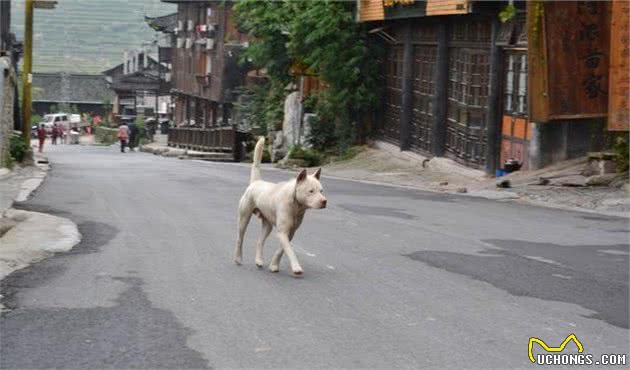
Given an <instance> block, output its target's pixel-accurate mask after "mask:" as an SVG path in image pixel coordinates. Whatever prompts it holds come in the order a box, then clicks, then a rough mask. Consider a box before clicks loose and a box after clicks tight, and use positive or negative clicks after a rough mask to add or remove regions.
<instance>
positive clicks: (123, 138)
mask: <svg viewBox="0 0 630 370" xmlns="http://www.w3.org/2000/svg"><path fill="white" fill-rule="evenodd" d="M116 136H117V137H118V140H120V152H121V153H124V152H125V146H127V142H128V140H129V127H128V126H127V125H125V123H124V122H123V123H121V124H120V126H118V134H117V135H116Z"/></svg>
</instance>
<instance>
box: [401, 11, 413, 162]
mask: <svg viewBox="0 0 630 370" xmlns="http://www.w3.org/2000/svg"><path fill="white" fill-rule="evenodd" d="M402 41H403V66H402V91H401V94H402V107H401V108H402V111H401V114H400V150H407V149H409V139H410V136H411V115H412V114H413V45H412V44H411V22H410V21H406V22H405V25H404V28H403V37H402Z"/></svg>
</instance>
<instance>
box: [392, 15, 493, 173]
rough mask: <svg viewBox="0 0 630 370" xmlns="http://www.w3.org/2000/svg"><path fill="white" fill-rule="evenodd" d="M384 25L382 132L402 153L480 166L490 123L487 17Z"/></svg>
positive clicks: (489, 22)
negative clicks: (389, 41) (441, 157)
mask: <svg viewBox="0 0 630 370" xmlns="http://www.w3.org/2000/svg"><path fill="white" fill-rule="evenodd" d="M383 24H384V25H385V30H386V31H385V32H387V34H388V36H391V40H394V42H391V43H390V44H389V45H388V47H387V51H386V56H385V63H384V74H385V76H384V77H385V78H384V81H385V96H384V100H383V102H384V105H383V123H382V128H381V133H382V137H383V138H384V139H385V140H386V141H389V142H391V143H394V144H396V145H399V146H400V147H401V149H403V150H412V151H416V152H418V153H420V154H423V155H427V156H433V155H445V156H447V157H449V158H452V159H454V160H456V161H458V162H460V163H463V164H465V165H467V166H470V167H474V168H480V169H484V168H485V167H486V165H487V164H488V163H487V156H488V136H489V135H490V133H489V132H488V129H487V128H488V126H489V125H490V124H491V123H490V122H489V120H490V115H489V111H488V110H489V109H490V106H489V102H490V100H491V98H492V97H491V83H490V82H491V81H490V80H491V78H490V76H491V69H492V68H491V67H492V66H491V54H492V53H491V50H492V27H493V21H492V18H491V16H484V15H468V16H459V17H439V18H437V17H422V18H411V19H405V20H397V21H390V22H387V21H386V22H384V23H383ZM494 68H495V69H496V68H498V67H497V66H495V67H494ZM494 93H495V94H496V95H498V91H495V92H494ZM495 98H497V97H495ZM493 161H496V160H495V159H493ZM488 171H490V169H489V170H488ZM491 171H492V172H493V171H494V169H491Z"/></svg>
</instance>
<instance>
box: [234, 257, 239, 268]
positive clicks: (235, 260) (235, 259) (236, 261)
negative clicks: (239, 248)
mask: <svg viewBox="0 0 630 370" xmlns="http://www.w3.org/2000/svg"><path fill="white" fill-rule="evenodd" d="M234 263H235V264H237V265H238V266H240V265H241V259H240V258H238V257H237V258H234Z"/></svg>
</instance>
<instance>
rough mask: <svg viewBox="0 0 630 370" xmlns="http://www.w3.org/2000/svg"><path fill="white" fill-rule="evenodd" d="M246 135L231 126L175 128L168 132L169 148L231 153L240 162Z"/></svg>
mask: <svg viewBox="0 0 630 370" xmlns="http://www.w3.org/2000/svg"><path fill="white" fill-rule="evenodd" d="M245 139H246V134H245V133H242V132H238V131H237V130H236V129H234V128H233V127H231V126H221V127H212V128H192V127H174V128H171V129H169V131H168V146H171V147H176V148H182V149H190V150H197V151H201V152H214V153H231V154H233V158H234V161H237V162H238V161H240V160H241V156H242V154H243V150H242V145H241V143H243V142H244V141H245Z"/></svg>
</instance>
